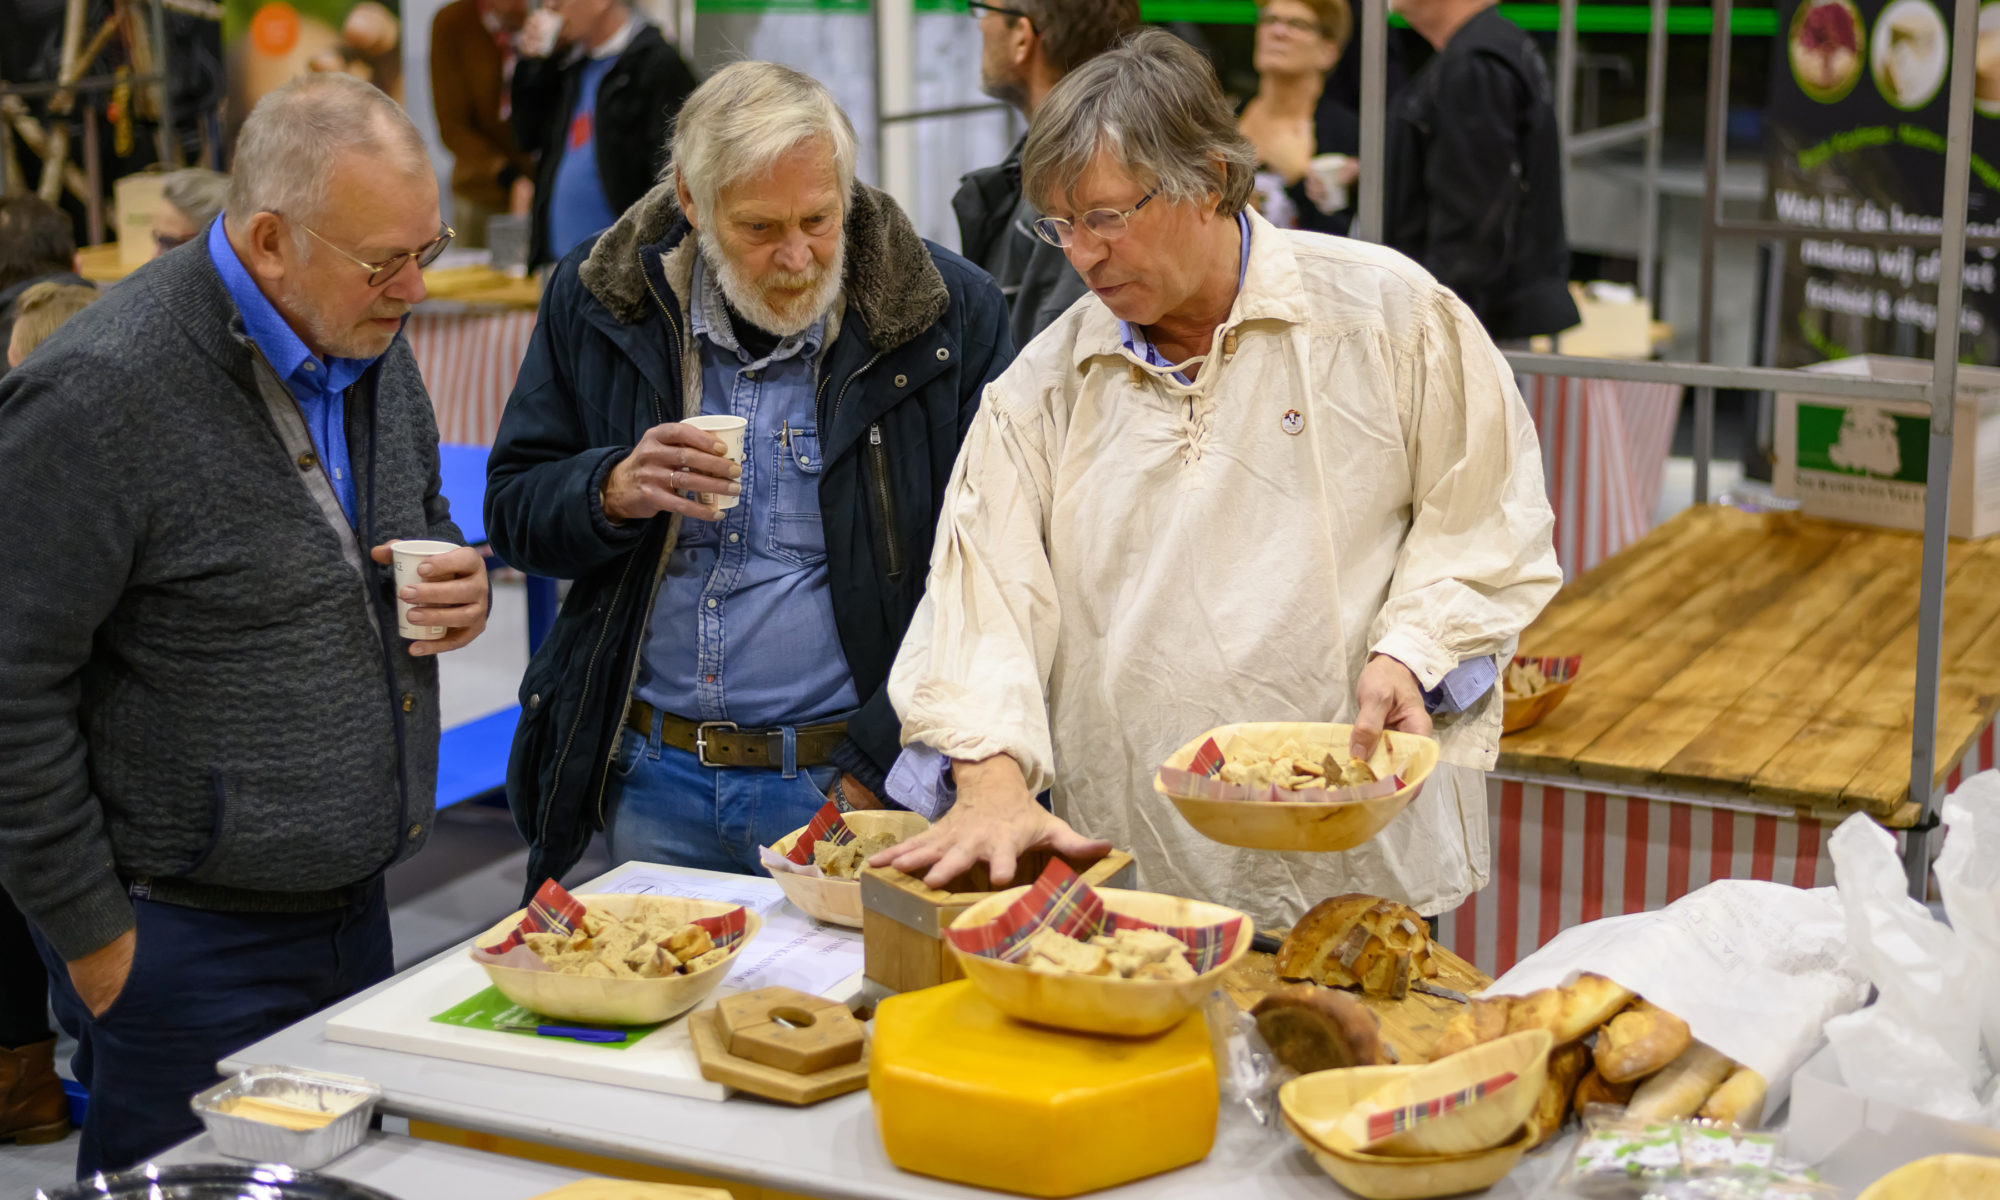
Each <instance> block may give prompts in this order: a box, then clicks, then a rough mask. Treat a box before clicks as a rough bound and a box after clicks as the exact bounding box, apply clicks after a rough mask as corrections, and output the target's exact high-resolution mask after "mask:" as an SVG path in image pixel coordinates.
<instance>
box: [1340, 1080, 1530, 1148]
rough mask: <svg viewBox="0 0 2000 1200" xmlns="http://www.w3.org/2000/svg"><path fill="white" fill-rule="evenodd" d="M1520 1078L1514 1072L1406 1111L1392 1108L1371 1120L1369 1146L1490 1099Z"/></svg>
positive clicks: (1408, 1108)
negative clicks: (1486, 1097)
mask: <svg viewBox="0 0 2000 1200" xmlns="http://www.w3.org/2000/svg"><path fill="white" fill-rule="evenodd" d="M1516 1078H1518V1076H1516V1075H1515V1074H1514V1073H1513V1072H1512V1071H1508V1072H1505V1073H1504V1074H1500V1075H1495V1076H1494V1077H1493V1078H1491V1079H1482V1080H1481V1081H1479V1082H1478V1083H1475V1084H1473V1085H1472V1086H1471V1087H1468V1088H1463V1089H1460V1090H1459V1091H1456V1092H1453V1093H1451V1094H1450V1095H1448V1096H1433V1097H1432V1098H1431V1099H1429V1100H1424V1101H1421V1102H1419V1103H1416V1104H1411V1105H1407V1106H1405V1107H1403V1108H1391V1109H1387V1110H1384V1111H1382V1112H1378V1113H1371V1114H1370V1115H1369V1117H1368V1144H1369V1145H1374V1144H1375V1143H1376V1142H1379V1141H1381V1140H1382V1139H1383V1138H1387V1137H1393V1136H1395V1135H1396V1134H1399V1133H1402V1132H1403V1131H1404V1130H1406V1129H1414V1128H1415V1127H1417V1126H1418V1125H1421V1124H1423V1123H1424V1122H1425V1121H1435V1120H1437V1119H1438V1118H1439V1117H1442V1116H1444V1115H1445V1114H1446V1113H1448V1112H1451V1111H1452V1110H1454V1109H1459V1108H1464V1107H1465V1106H1466V1105H1468V1104H1471V1103H1473V1102H1474V1101H1476V1100H1478V1099H1480V1098H1482V1097H1484V1096H1490V1095H1492V1094H1493V1093H1494V1092H1497V1091H1499V1090H1500V1089H1501V1088H1503V1087H1506V1086H1507V1085H1508V1084H1510V1083H1512V1082H1514V1080H1515V1079H1516Z"/></svg>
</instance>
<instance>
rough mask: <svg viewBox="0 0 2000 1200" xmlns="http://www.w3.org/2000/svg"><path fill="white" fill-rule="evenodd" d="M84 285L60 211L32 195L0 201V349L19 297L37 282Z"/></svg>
mask: <svg viewBox="0 0 2000 1200" xmlns="http://www.w3.org/2000/svg"><path fill="white" fill-rule="evenodd" d="M86 282H88V281H87V280H85V279H84V278H83V276H81V275H78V274H77V273H76V231H75V229H74V228H72V227H71V225H70V223H69V218H68V217H67V216H65V215H64V214H63V212H62V210H61V209H59V208H56V207H55V206H54V205H52V204H49V203H48V202H47V201H45V200H43V199H42V198H41V197H40V196H37V195H35V194H34V193H32V192H23V193H21V194H20V195H17V196H0V346H4V345H6V344H7V341H8V338H9V337H10V336H11V335H12V333H13V329H14V305H15V303H16V302H17V301H19V300H20V298H21V293H23V292H25V291H27V290H28V289H29V288H31V287H33V286H35V285H36V284H38V283H86ZM6 374H7V373H6V372H5V371H0V378H4V377H5V376H6Z"/></svg>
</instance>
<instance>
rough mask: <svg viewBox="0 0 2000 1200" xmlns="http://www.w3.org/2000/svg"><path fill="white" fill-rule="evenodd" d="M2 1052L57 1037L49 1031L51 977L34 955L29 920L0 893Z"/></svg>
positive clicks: (0, 1024)
mask: <svg viewBox="0 0 2000 1200" xmlns="http://www.w3.org/2000/svg"><path fill="white" fill-rule="evenodd" d="M0 963H5V964H6V967H5V969H0V1049H6V1050H18V1049H20V1048H21V1047H22V1046H32V1045H34V1044H35V1043H36V1042H45V1041H47V1040H48V1039H49V1038H51V1037H53V1036H55V1035H54V1033H53V1032H52V1031H51V1030H50V1029H49V976H48V973H47V972H46V971H44V970H43V969H42V960H41V959H40V958H39V957H37V956H36V954H35V940H34V938H33V937H31V936H30V935H29V933H28V919H27V918H26V917H24V916H22V915H21V910H20V909H18V908H15V907H14V899H13V897H11V896H9V895H8V894H7V893H6V891H5V890H4V889H0Z"/></svg>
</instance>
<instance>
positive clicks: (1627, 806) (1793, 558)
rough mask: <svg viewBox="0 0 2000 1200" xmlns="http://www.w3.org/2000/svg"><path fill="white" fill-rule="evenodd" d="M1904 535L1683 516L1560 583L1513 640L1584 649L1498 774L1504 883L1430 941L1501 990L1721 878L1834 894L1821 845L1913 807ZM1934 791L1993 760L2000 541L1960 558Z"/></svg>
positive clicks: (1909, 583) (1909, 813)
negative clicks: (1540, 952) (1854, 818)
mask: <svg viewBox="0 0 2000 1200" xmlns="http://www.w3.org/2000/svg"><path fill="white" fill-rule="evenodd" d="M1922 553H1923V539H1922V538H1921V537H1919V536H1918V535H1916V534H1913V533H1899V532H1894V531H1890V530H1882V529H1871V528H1862V527H1856V526H1848V525H1837V524H1833V523H1830V522H1825V521H1817V520H1812V519H1809V518H1805V517H1801V516H1798V515H1797V514H1792V513H1759V514H1752V513H1744V512H1739V511H1737V510H1735V509H1732V508H1726V507H1721V506H1712V505H1711V506H1705V507H1699V508H1694V509H1690V510H1688V511H1686V512H1684V513H1682V514H1681V515H1679V516H1677V517H1675V518H1673V519H1672V520H1670V521H1668V522H1666V523H1665V524H1663V525H1661V526H1660V527H1659V528H1658V529H1655V530H1654V531H1653V532H1652V533H1650V534H1648V535H1647V536H1646V537H1644V538H1642V539H1641V540H1639V541H1637V542H1635V543H1633V544H1632V545H1631V546H1629V547H1627V548H1626V549H1625V550H1624V551H1623V552H1622V553H1620V554H1618V555H1616V556H1614V557H1612V558H1610V559H1607V560H1606V561H1605V562H1603V563H1601V564H1600V565H1599V566H1597V567H1596V568H1595V569H1593V570H1590V571H1588V572H1586V573H1584V574H1583V575H1582V576H1580V577H1579V578H1577V579H1576V580H1575V581H1574V582H1573V583H1571V584H1570V585H1569V586H1567V587H1565V588H1564V589H1563V590H1562V591H1561V592H1560V593H1559V594H1558V595H1557V596H1556V598H1555V600H1554V601H1553V602H1552V603H1550V605H1549V607H1548V608H1547V609H1546V610H1544V611H1543V613H1542V615H1541V617H1540V618H1539V619H1537V620H1536V622H1535V623H1534V624H1533V625H1531V626H1530V627H1529V628H1528V630H1527V631H1526V632H1525V633H1524V634H1523V635H1522V637H1521V650H1522V652H1523V653H1525V654H1533V655H1572V654H1574V655H1581V656H1582V658H1583V665H1582V669H1581V673H1580V676H1579V678H1578V680H1577V682H1576V684H1575V686H1574V687H1572V688H1571V689H1570V693H1569V696H1568V698H1567V699H1565V700H1564V701H1563V703H1562V705H1561V707H1559V708H1557V709H1556V710H1555V712H1553V713H1552V714H1550V715H1549V716H1548V717H1547V718H1546V719H1545V720H1543V721H1542V722H1541V723H1540V724H1539V725H1536V726H1534V727H1532V728H1530V729H1526V730H1523V731H1521V732H1520V733H1517V734H1514V735H1512V736H1510V737H1507V738H1503V739H1502V740H1501V743H1500V762H1499V765H1498V767H1496V768H1495V770H1494V771H1493V773H1492V776H1491V778H1490V780H1489V789H1488V791H1489V795H1488V812H1489V818H1490V821H1489V824H1490V827H1491V830H1492V834H1493V846H1492V851H1493V853H1492V863H1493V880H1492V883H1491V884H1490V885H1489V886H1488V887H1487V888H1486V889H1484V890H1482V891H1481V892H1480V893H1479V894H1478V895H1477V896H1475V897H1474V898H1473V900H1471V901H1469V902H1468V903H1467V904H1466V905H1465V906H1464V907H1462V908H1461V909H1460V910H1458V911H1457V912H1456V913H1453V914H1449V915H1448V916H1446V917H1445V918H1444V919H1443V920H1442V921H1441V922H1440V940H1443V941H1445V942H1447V943H1448V944H1450V945H1452V946H1453V947H1454V948H1455V949H1456V950H1458V952H1459V953H1460V954H1462V955H1464V956H1465V957H1466V958H1467V959H1469V960H1471V961H1472V962H1474V963H1476V964H1478V965H1479V966H1480V967H1481V968H1483V969H1485V970H1488V971H1491V972H1493V973H1495V974H1498V973H1501V972H1504V971H1505V970H1506V969H1507V968H1508V967H1509V966H1511V965H1512V963H1513V962H1514V961H1516V960H1517V959H1518V958H1520V957H1523V956H1525V955H1526V954H1527V953H1528V952H1530V951H1532V950H1533V949H1534V948H1535V947H1536V946H1539V945H1541V944H1542V943H1544V942H1546V941H1547V940H1548V939H1549V938H1551V937H1553V936H1554V935H1555V934H1556V933H1557V932H1559V931H1560V930H1562V929H1564V928H1567V927H1568V926H1570V925H1574V924H1577V923H1578V922H1580V921H1588V920H1594V919H1596V918H1598V917H1603V916H1613V915H1617V914H1619V913H1625V912H1634V911H1641V910H1644V909H1654V908H1659V907H1662V906H1664V905H1665V904H1668V903H1671V902H1672V901H1673V900H1675V899H1677V898H1679V896H1681V895H1683V894H1685V893H1686V892H1687V891H1690V890H1692V889H1693V888H1696V887H1700V886H1701V885H1702V884H1704V883H1707V882H1709V881H1711V880H1714V879H1723V878H1751V879H1766V880H1775V881H1778V882H1783V883H1792V884H1797V885H1799V886H1805V887H1812V886H1820V885H1825V884H1829V883H1832V882H1833V874H1832V869H1831V863H1830V860H1829V859H1828V857H1827V855H1826V853H1825V841H1826V837H1827V835H1828V834H1830V833H1831V831H1832V829H1833V828H1834V826H1836V825H1837V824H1839V822H1840V821H1841V820H1842V819H1844V818H1846V817H1847V816H1849V815H1850V814H1852V813H1855V812H1863V813H1867V814H1869V815H1870V816H1871V817H1874V818H1875V819H1877V820H1879V821H1881V822H1882V823H1883V824H1884V825H1886V826H1889V827H1890V828H1892V829H1893V828H1906V827H1908V826H1909V825H1911V824H1912V823H1913V822H1914V821H1915V820H1916V818H1917V814H1918V805H1917V804H1915V803H1914V802H1913V801H1911V799H1910V795H1909V773H1910V741H1911V736H1912V733H1911V730H1912V712H1913V710H1914V706H1915V702H1914V696H1915V691H1916V658H1917V626H1916V620H1917V585H1918V579H1917V573H1918V564H1919V560H1920V559H1921V557H1922ZM1946 561H1947V579H1946V587H1945V618H1944V654H1943V662H1944V668H1943V673H1942V674H1943V677H1942V689H1941V693H1940V703H1939V712H1938V730H1937V743H1936V749H1937V759H1936V762H1937V782H1938V783H1939V784H1940V785H1947V784H1954V783H1955V782H1956V779H1957V777H1958V775H1959V774H1960V773H1961V772H1964V771H1967V770H1973V769H1979V768H1981V767H1985V766H1991V765H1994V761H1993V760H1994V747H1993V744H1992V743H1993V731H1992V726H1993V719H1994V715H1995V713H1996V712H2000V539H1996V540H1990V541H1986V542H1953V543H1952V544H1951V546H1950V548H1949V551H1948V553H1947V560H1946Z"/></svg>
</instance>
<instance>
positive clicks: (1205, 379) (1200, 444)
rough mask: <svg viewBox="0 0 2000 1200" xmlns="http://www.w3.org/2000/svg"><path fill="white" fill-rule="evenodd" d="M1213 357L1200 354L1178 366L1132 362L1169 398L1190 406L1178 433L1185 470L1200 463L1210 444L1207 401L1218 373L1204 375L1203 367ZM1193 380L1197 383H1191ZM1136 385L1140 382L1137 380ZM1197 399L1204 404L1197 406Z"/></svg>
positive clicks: (1137, 360) (1134, 367)
mask: <svg viewBox="0 0 2000 1200" xmlns="http://www.w3.org/2000/svg"><path fill="white" fill-rule="evenodd" d="M1148 349H1151V347H1150V346H1149V347H1148ZM1155 353H1157V351H1156V352H1155ZM1210 357H1212V356H1211V355H1209V354H1197V355H1195V356H1194V357H1193V358H1189V359H1186V360H1184V361H1182V362H1178V363H1151V362H1145V361H1143V360H1139V359H1134V360H1133V363H1132V365H1133V370H1134V372H1135V373H1136V372H1139V371H1143V372H1145V373H1146V375H1148V376H1151V377H1152V379H1153V382H1155V383H1157V384H1159V385H1160V386H1161V387H1163V388H1165V389H1166V392H1167V395H1169V396H1171V397H1173V398H1174V399H1176V400H1183V401H1185V402H1186V403H1187V408H1186V411H1185V415H1184V416H1183V417H1182V419H1181V423H1180V428H1179V429H1178V430H1177V432H1178V433H1179V435H1180V439H1181V465H1182V466H1184V467H1191V466H1193V465H1194V464H1196V463H1198V462H1200V461H1201V455H1202V450H1203V448H1204V447H1205V446H1206V445H1207V443H1208V410H1209V405H1208V404H1207V403H1206V401H1207V399H1208V392H1209V390H1210V388H1209V385H1210V384H1211V383H1212V382H1213V379H1212V376H1213V375H1214V374H1215V372H1213V371H1210V372H1207V373H1203V372H1201V371H1200V368H1201V367H1202V366H1203V365H1204V364H1206V363H1207V362H1208V360H1209V359H1210ZM1190 379H1192V380H1193V382H1189V380H1190ZM1134 382H1135V383H1136V382H1138V379H1137V378H1136V377H1135V379H1134ZM1197 400H1200V401H1203V403H1200V404H1197V403H1196V401H1197Z"/></svg>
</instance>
